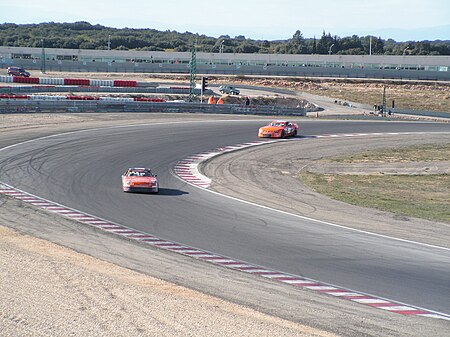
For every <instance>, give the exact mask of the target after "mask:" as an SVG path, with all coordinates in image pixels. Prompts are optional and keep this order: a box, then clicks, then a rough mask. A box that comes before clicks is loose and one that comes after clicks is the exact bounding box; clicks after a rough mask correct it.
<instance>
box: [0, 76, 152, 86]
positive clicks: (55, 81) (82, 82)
mask: <svg viewBox="0 0 450 337" xmlns="http://www.w3.org/2000/svg"><path fill="white" fill-rule="evenodd" d="M0 82H5V83H26V84H51V85H76V86H94V87H120V88H136V87H138V82H137V81H132V80H96V79H86V78H54V77H22V76H0ZM144 86H145V85H144ZM151 86H152V87H155V85H154V84H152V85H151Z"/></svg>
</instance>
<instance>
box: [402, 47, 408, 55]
mask: <svg viewBox="0 0 450 337" xmlns="http://www.w3.org/2000/svg"><path fill="white" fill-rule="evenodd" d="M408 49H409V46H408V47H406V48H405V49H404V50H403V56H405V54H406V51H407V50H408Z"/></svg>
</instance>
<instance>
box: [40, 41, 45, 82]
mask: <svg viewBox="0 0 450 337" xmlns="http://www.w3.org/2000/svg"><path fill="white" fill-rule="evenodd" d="M41 47H42V53H41V73H42V74H45V49H44V39H41Z"/></svg>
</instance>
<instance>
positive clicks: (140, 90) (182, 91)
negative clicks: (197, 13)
mask: <svg viewBox="0 0 450 337" xmlns="http://www.w3.org/2000/svg"><path fill="white" fill-rule="evenodd" d="M34 92H39V93H50V92H98V93H100V92H110V93H127V94H170V95H188V94H189V89H186V88H173V87H172V88H155V87H134V88H123V87H103V86H98V87H97V86H68V85H62V86H53V85H27V86H3V87H2V86H0V94H20V93H34ZM212 93H213V92H212V91H211V90H210V89H208V90H205V92H204V95H211V94H212ZM194 94H196V95H200V89H194Z"/></svg>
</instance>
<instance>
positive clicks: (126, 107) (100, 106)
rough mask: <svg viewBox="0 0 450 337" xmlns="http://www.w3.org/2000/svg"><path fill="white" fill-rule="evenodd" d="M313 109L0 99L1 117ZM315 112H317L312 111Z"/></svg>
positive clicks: (281, 112)
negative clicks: (51, 114)
mask: <svg viewBox="0 0 450 337" xmlns="http://www.w3.org/2000/svg"><path fill="white" fill-rule="evenodd" d="M309 111H313V110H312V109H303V108H288V107H277V106H265V105H251V106H242V105H238V104H215V105H213V104H205V103H178V102H164V103H163V102H158V103H155V102H140V101H137V102H136V101H133V102H121V101H119V102H113V101H102V100H97V101H71V100H67V101H64V100H60V101H46V100H25V99H23V100H19V99H13V100H10V99H5V100H2V99H0V113H2V114H8V113H40V112H95V113H102V112H125V113H126V112H168V113H186V112H190V113H208V114H244V115H266V116H305V115H306V112H309ZM314 111H316V110H314Z"/></svg>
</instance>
